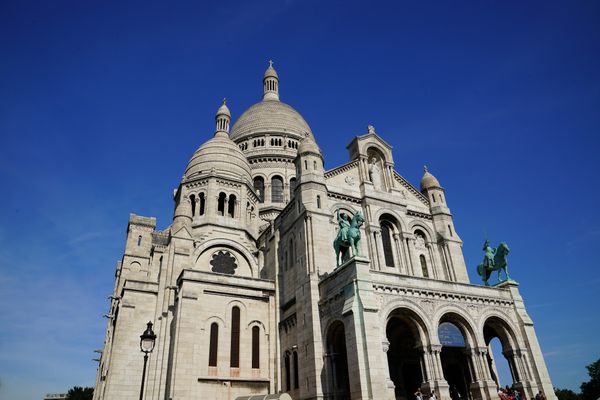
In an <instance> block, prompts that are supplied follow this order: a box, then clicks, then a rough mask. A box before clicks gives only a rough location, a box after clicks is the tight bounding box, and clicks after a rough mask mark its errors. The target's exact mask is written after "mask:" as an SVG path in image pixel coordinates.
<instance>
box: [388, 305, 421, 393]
mask: <svg viewBox="0 0 600 400" xmlns="http://www.w3.org/2000/svg"><path fill="white" fill-rule="evenodd" d="M417 318H418V317H416V316H415V315H413V313H412V312H411V311H409V310H406V309H399V310H395V311H394V312H393V313H392V314H391V316H390V319H389V320H388V323H387V326H386V336H387V339H388V341H389V343H390V347H389V349H388V351H387V358H388V367H389V371H390V379H391V380H392V382H393V383H394V387H395V388H394V394H395V397H396V399H403V400H406V399H412V398H413V397H414V396H413V393H414V392H415V391H416V390H417V389H419V388H420V387H421V385H422V383H423V381H424V380H425V379H424V377H425V373H424V371H423V370H422V368H421V367H422V357H423V349H422V346H423V344H422V342H421V335H420V332H419V327H418V324H419V323H418V319H417Z"/></svg>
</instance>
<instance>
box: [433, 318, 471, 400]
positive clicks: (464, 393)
mask: <svg viewBox="0 0 600 400" xmlns="http://www.w3.org/2000/svg"><path fill="white" fill-rule="evenodd" d="M466 326H467V324H466V322H465V321H464V319H463V318H462V317H460V316H458V315H456V314H447V315H445V316H444V317H442V319H441V320H440V324H439V325H438V338H439V340H440V344H441V345H442V352H441V354H440V358H441V361H442V371H443V373H444V379H445V380H446V382H448V386H449V390H450V398H451V399H452V400H458V399H470V398H472V396H471V391H470V387H471V383H472V382H473V376H472V375H471V371H472V368H471V365H470V360H469V356H468V354H467V352H466V349H467V347H468V341H467V338H468V337H471V335H469V333H470V332H468V331H467V329H466Z"/></svg>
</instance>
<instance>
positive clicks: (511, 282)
mask: <svg viewBox="0 0 600 400" xmlns="http://www.w3.org/2000/svg"><path fill="white" fill-rule="evenodd" d="M492 286H493V287H499V288H505V287H510V286H515V287H518V286H519V282H517V281H515V280H512V279H507V280H505V281H502V282H498V283H496V284H494V285H492Z"/></svg>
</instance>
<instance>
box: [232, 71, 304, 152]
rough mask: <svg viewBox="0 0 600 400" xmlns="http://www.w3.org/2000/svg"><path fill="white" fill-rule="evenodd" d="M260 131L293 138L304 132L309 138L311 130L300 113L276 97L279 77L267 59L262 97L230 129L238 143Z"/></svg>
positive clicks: (296, 138)
mask: <svg viewBox="0 0 600 400" xmlns="http://www.w3.org/2000/svg"><path fill="white" fill-rule="evenodd" d="M264 134H267V135H272V134H276V135H280V136H282V137H285V138H288V139H295V140H297V141H301V140H302V139H304V138H305V137H306V136H310V137H311V138H313V134H312V131H311V130H310V127H309V126H308V124H307V123H306V121H305V120H304V118H302V115H300V114H299V113H298V111H296V110H294V108H293V107H291V106H289V105H287V104H285V103H282V102H281V101H279V77H278V76H277V72H276V71H275V69H274V68H273V63H272V62H271V61H270V62H269V68H267V70H266V71H265V75H264V76H263V99H262V101H260V102H259V103H256V104H254V105H253V106H252V107H250V108H249V109H247V110H246V111H245V112H244V113H243V114H242V115H241V116H240V117H239V118H238V120H237V121H236V123H235V124H234V125H233V129H232V130H231V139H232V140H233V141H235V142H236V143H238V144H240V145H241V142H242V141H243V140H244V139H247V138H250V137H257V136H261V135H264ZM313 139H314V138H313ZM274 143H275V142H274ZM242 147H244V146H242ZM290 147H291V146H290Z"/></svg>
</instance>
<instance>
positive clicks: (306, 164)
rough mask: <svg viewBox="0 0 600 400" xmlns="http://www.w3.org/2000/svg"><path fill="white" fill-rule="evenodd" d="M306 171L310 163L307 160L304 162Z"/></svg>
mask: <svg viewBox="0 0 600 400" xmlns="http://www.w3.org/2000/svg"><path fill="white" fill-rule="evenodd" d="M304 169H305V170H306V169H308V161H307V160H304Z"/></svg>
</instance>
